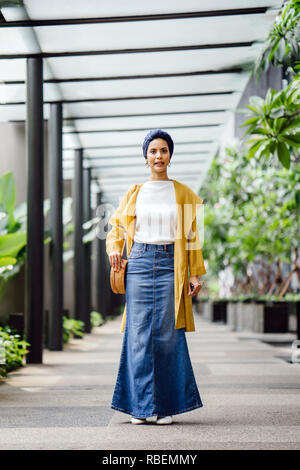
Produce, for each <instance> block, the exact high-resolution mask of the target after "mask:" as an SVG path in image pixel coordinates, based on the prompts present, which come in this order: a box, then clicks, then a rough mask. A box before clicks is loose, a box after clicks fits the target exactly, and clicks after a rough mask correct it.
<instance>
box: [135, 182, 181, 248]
mask: <svg viewBox="0 0 300 470" xmlns="http://www.w3.org/2000/svg"><path fill="white" fill-rule="evenodd" d="M176 229H177V205H176V197H175V188H174V183H173V181H168V180H167V181H146V182H145V183H143V185H142V186H141V188H140V190H139V192H138V195H137V198H136V226H135V235H134V241H136V242H140V243H152V244H156V245H159V244H168V243H174V241H175V234H176Z"/></svg>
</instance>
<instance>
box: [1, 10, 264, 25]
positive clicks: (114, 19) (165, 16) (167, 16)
mask: <svg viewBox="0 0 300 470" xmlns="http://www.w3.org/2000/svg"><path fill="white" fill-rule="evenodd" d="M267 9H268V7H267V6H262V7H255V8H232V9H226V10H208V11H194V12H183V13H160V14H150V15H130V16H129V15H128V16H107V17H95V18H55V19H45V20H41V19H40V20H39V19H37V20H31V19H30V20H18V21H9V22H6V23H5V24H4V25H3V26H5V27H11V28H15V27H30V28H35V27H41V26H44V27H45V26H66V25H82V24H102V23H127V22H136V21H159V20H178V19H189V18H207V17H215V16H236V15H239V16H240V15H257V14H263V13H265V12H266V11H267ZM1 26H2V24H1Z"/></svg>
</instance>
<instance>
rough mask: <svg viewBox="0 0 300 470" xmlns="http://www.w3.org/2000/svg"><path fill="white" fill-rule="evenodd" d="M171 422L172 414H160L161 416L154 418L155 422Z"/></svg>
mask: <svg viewBox="0 0 300 470" xmlns="http://www.w3.org/2000/svg"><path fill="white" fill-rule="evenodd" d="M172 423H173V419H172V416H162V417H161V418H160V417H157V420H156V424H172Z"/></svg>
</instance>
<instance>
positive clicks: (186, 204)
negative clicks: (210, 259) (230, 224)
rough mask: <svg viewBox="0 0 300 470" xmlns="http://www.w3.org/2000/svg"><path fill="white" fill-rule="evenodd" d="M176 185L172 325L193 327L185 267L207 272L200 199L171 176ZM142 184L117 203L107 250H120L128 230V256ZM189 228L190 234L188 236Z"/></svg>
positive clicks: (192, 274) (122, 328)
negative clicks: (199, 220) (200, 229)
mask: <svg viewBox="0 0 300 470" xmlns="http://www.w3.org/2000/svg"><path fill="white" fill-rule="evenodd" d="M171 181H173V183H174V187H175V196H176V204H177V231H176V235H175V241H174V291H175V292H174V294H175V299H174V300H175V303H174V305H175V329H179V328H185V331H195V324H194V317H193V310H192V298H191V296H189V295H188V283H189V277H188V268H189V273H190V276H201V275H203V274H206V269H205V266H204V262H203V257H202V251H201V245H200V240H199V235H198V230H197V209H199V204H202V202H203V200H202V199H201V198H200V197H199V196H197V194H196V193H194V191H192V190H191V189H190V188H189V187H188V186H187V185H186V184H184V183H180V182H179V181H176V180H174V179H171ZM142 185H143V183H142V184H134V185H133V186H131V187H130V188H129V190H128V191H127V193H126V194H125V196H124V197H123V199H122V201H121V202H120V204H119V207H118V208H117V210H116V211H115V213H114V214H113V215H112V216H111V218H110V219H109V223H110V224H111V225H112V229H111V230H110V232H108V233H107V236H106V252H107V254H108V255H109V254H110V253H112V252H118V253H122V249H123V247H124V243H125V232H126V234H127V245H126V246H127V259H128V258H129V254H130V251H131V247H132V244H133V241H134V233H135V217H136V216H135V205H136V197H137V194H138V192H139V190H140V188H141V186H142ZM190 230H192V232H193V237H192V238H188V236H190ZM125 323H126V304H125V308H124V312H123V318H122V325H121V332H124V330H125Z"/></svg>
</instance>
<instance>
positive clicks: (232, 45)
mask: <svg viewBox="0 0 300 470" xmlns="http://www.w3.org/2000/svg"><path fill="white" fill-rule="evenodd" d="M253 42H254V41H244V42H226V43H225V42H224V43H216V44H191V45H188V46H164V47H143V48H140V49H137V48H133V49H109V50H97V51H93V50H91V51H72V52H70V51H63V52H42V53H36V54H34V53H31V54H29V53H27V54H23V53H21V54H0V59H26V58H27V57H42V58H44V59H48V58H50V57H78V56H94V55H118V54H139V53H149V52H171V51H172V52H173V51H193V50H202V49H228V48H236V47H250V46H252V44H253Z"/></svg>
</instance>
